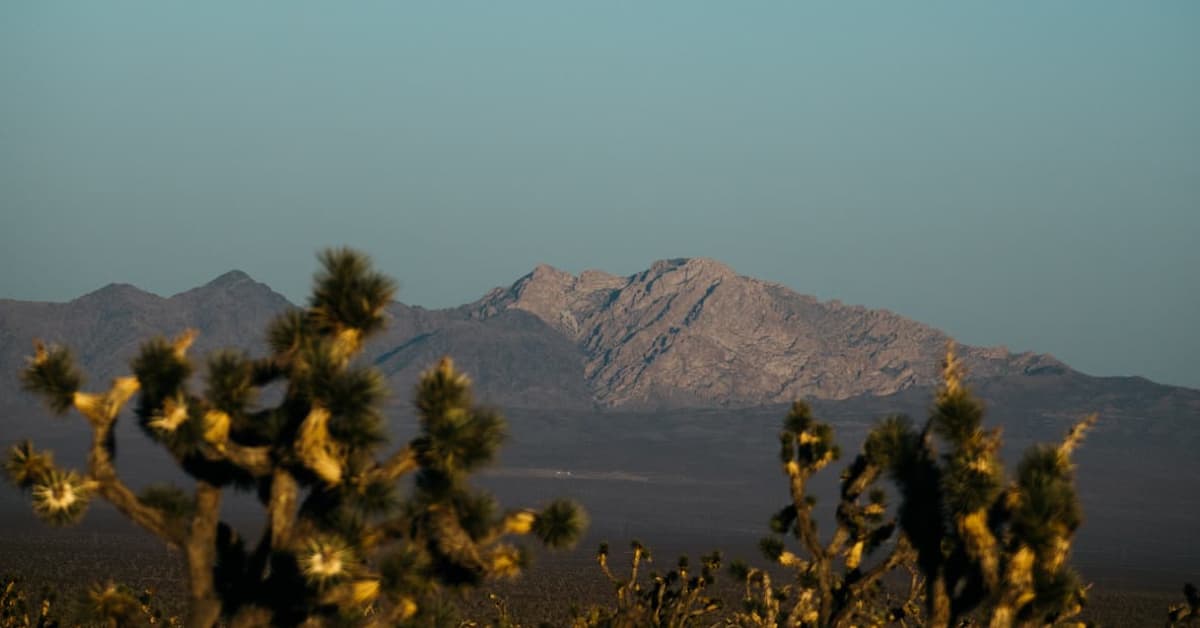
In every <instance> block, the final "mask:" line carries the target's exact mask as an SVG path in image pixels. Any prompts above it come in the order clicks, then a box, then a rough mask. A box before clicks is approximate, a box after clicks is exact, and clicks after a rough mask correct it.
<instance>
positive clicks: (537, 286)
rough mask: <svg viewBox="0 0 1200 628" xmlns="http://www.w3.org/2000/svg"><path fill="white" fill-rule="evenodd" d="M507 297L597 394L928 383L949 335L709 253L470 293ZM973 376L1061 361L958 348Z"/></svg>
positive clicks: (731, 395)
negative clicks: (746, 271) (826, 297)
mask: <svg viewBox="0 0 1200 628" xmlns="http://www.w3.org/2000/svg"><path fill="white" fill-rule="evenodd" d="M470 307H471V310H472V312H473V315H474V316H476V317H478V318H488V317H490V316H495V315H497V314H498V313H500V312H503V311H506V310H511V309H516V310H522V311H525V312H528V313H530V314H533V315H534V316H536V317H538V318H540V319H541V320H542V321H543V322H545V323H546V324H548V325H550V326H551V327H552V328H554V329H556V330H557V331H559V332H560V333H562V334H563V335H564V336H566V337H567V338H569V339H571V340H573V341H574V342H575V343H577V345H578V346H579V347H580V349H581V350H582V351H583V352H584V355H585V356H586V362H585V366H584V372H585V375H586V376H587V378H588V380H589V383H590V385H591V387H592V390H593V391H594V393H595V396H596V398H597V400H598V401H600V402H602V403H606V404H610V405H624V404H630V403H632V404H635V405H636V404H656V403H665V404H672V403H685V404H686V403H714V402H715V403H723V404H734V405H737V404H746V403H763V402H785V401H790V400H792V399H796V398H800V397H806V396H808V397H818V398H831V399H843V398H847V397H852V396H856V395H861V394H874V395H886V394H891V393H894V392H897V391H899V390H903V389H906V388H909V387H912V386H917V385H927V384H932V383H935V382H936V381H937V378H938V364H939V362H940V359H941V356H942V354H943V352H944V351H945V347H946V343H947V342H948V341H949V340H950V338H949V336H947V335H946V334H944V333H942V332H941V331H938V330H936V329H933V328H931V327H929V326H927V325H922V324H920V323H917V322H915V321H912V320H909V319H907V318H904V317H902V316H900V315H898V314H895V313H893V312H889V311H887V310H875V309H868V308H865V307H863V306H858V305H845V304H842V303H840V302H837V301H830V302H824V303H823V302H821V301H819V300H817V299H815V298H813V297H811V296H807V295H802V294H799V293H796V292H794V291H792V290H789V289H787V288H786V287H784V286H780V285H778V284H772V283H768V282H764V281H759V280H757V279H753V278H750V277H744V276H741V275H738V274H737V273H736V272H734V270H733V269H731V268H730V267H729V266H727V265H725V264H723V263H721V262H719V261H717V260H713V259H708V258H703V257H696V258H674V259H664V260H659V261H656V262H654V263H653V264H651V265H650V267H649V268H647V269H646V270H644V271H642V272H639V273H635V274H633V275H630V276H628V277H617V276H614V275H610V274H608V273H603V272H601V271H586V272H584V273H581V274H580V275H579V276H578V277H576V276H574V275H571V274H570V273H568V272H565V271H561V270H558V269H556V268H553V267H551V266H546V265H540V266H538V267H537V268H535V269H534V270H533V272H531V273H529V274H528V275H526V276H524V277H522V278H521V279H519V280H518V281H517V282H516V283H514V284H513V285H512V286H510V287H509V288H507V289H503V288H498V289H496V290H493V291H492V292H491V293H489V294H488V295H487V296H486V297H484V299H482V300H481V301H479V302H477V303H475V304H473V305H472V306H470ZM962 352H963V354H964V357H965V359H966V361H967V364H968V367H969V368H970V369H971V371H972V372H973V373H974V374H976V375H978V376H993V375H1004V374H1028V373H1037V372H1049V371H1046V369H1050V371H1056V372H1061V371H1062V369H1063V368H1065V367H1063V366H1062V365H1061V363H1059V362H1058V361H1057V360H1054V359H1053V358H1051V357H1050V356H1043V355H1035V354H1012V353H1011V352H1009V351H1008V350H1007V349H1005V348H1003V347H992V348H976V347H964V348H963V349H962Z"/></svg>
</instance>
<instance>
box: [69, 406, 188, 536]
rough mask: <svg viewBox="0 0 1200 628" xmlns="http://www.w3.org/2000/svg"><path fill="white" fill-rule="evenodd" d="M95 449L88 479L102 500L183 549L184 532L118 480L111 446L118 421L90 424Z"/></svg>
mask: <svg viewBox="0 0 1200 628" xmlns="http://www.w3.org/2000/svg"><path fill="white" fill-rule="evenodd" d="M91 423H92V447H91V452H90V455H89V456H88V477H89V478H90V479H91V480H92V481H93V482H95V483H96V485H97V489H96V492H98V493H99V494H100V496H101V497H103V498H104V499H106V500H108V502H109V503H111V504H112V505H113V506H116V508H117V510H119V511H120V512H121V513H122V514H124V515H125V516H126V517H129V518H130V519H131V520H132V521H133V522H134V523H136V524H138V525H139V526H141V527H143V528H145V529H146V530H148V531H150V532H152V533H154V534H155V535H156V536H158V537H159V538H161V539H163V540H164V541H166V542H167V543H169V544H171V545H174V546H176V547H178V546H181V545H183V542H184V533H183V530H181V529H179V528H178V527H176V526H173V525H171V524H170V522H169V521H168V520H167V518H166V516H165V515H164V514H163V513H162V511H160V510H158V509H157V508H154V507H151V506H148V505H146V504H145V503H143V502H142V500H140V499H138V497H137V495H135V494H134V492H133V491H132V490H130V489H129V487H128V486H126V485H125V483H124V482H122V481H121V479H120V478H119V477H117V469H116V467H114V466H113V461H112V454H111V452H110V451H109V443H110V441H111V439H112V430H113V426H114V425H115V423H116V421H115V420H113V419H110V420H107V421H91Z"/></svg>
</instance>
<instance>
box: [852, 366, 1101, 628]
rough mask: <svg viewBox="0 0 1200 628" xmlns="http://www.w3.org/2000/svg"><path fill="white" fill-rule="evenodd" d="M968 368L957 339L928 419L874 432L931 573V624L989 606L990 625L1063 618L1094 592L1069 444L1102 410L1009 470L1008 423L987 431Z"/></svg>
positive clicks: (908, 531)
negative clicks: (1081, 552) (1003, 447)
mask: <svg viewBox="0 0 1200 628" xmlns="http://www.w3.org/2000/svg"><path fill="white" fill-rule="evenodd" d="M964 377H965V371H964V369H963V367H962V364H961V362H960V361H959V359H958V357H957V356H956V355H955V353H954V350H953V347H951V348H950V349H949V350H948V351H947V356H946V361H945V363H944V370H943V383H942V386H941V388H940V389H939V390H938V393H937V396H936V398H935V400H934V405H933V409H932V411H931V415H930V418H929V421H928V422H927V423H926V425H925V427H924V429H922V430H921V431H917V430H916V429H915V428H914V427H913V426H912V425H911V423H909V422H908V421H907V420H906V419H903V418H893V419H889V420H888V421H885V422H884V423H883V424H882V425H880V426H879V427H878V428H876V429H875V431H874V432H873V433H872V436H871V439H874V442H875V447H876V448H877V450H878V452H879V460H880V461H881V464H883V465H884V466H885V467H886V468H887V469H888V470H889V471H890V473H891V477H892V479H893V480H894V481H895V483H896V485H897V486H898V487H899V489H900V491H901V494H902V497H903V499H902V501H901V504H900V524H901V528H902V530H903V532H904V536H905V538H906V539H907V541H908V542H909V543H911V545H912V546H913V547H914V548H915V550H916V553H917V565H918V567H919V568H920V570H921V572H922V574H923V575H924V577H925V583H926V584H925V586H926V591H925V597H926V606H927V613H928V618H927V622H928V624H929V625H931V626H951V625H955V624H956V623H957V622H958V621H959V620H960V619H961V618H963V617H965V616H967V615H968V614H970V613H973V612H978V611H980V610H981V609H982V611H983V612H984V613H985V614H986V615H987V617H988V621H989V624H990V625H992V626H1012V625H1047V624H1050V625H1060V624H1065V623H1066V622H1068V621H1069V620H1070V618H1071V617H1073V616H1075V615H1076V614H1078V613H1079V611H1080V610H1081V607H1082V604H1083V601H1084V590H1085V588H1084V587H1083V586H1082V585H1081V583H1080V581H1079V578H1078V576H1077V575H1076V574H1075V572H1074V571H1073V570H1071V568H1070V566H1069V565H1068V564H1067V557H1068V553H1069V551H1070V547H1071V540H1072V537H1073V535H1074V533H1075V530H1076V529H1077V528H1078V527H1079V525H1080V523H1081V522H1082V516H1081V513H1080V508H1079V502H1078V498H1077V495H1076V492H1075V484H1074V470H1073V467H1072V465H1071V461H1070V454H1071V452H1072V450H1073V449H1074V448H1075V447H1076V446H1077V445H1078V443H1079V442H1080V440H1081V439H1082V436H1083V432H1084V431H1085V430H1086V428H1087V427H1089V426H1090V425H1091V424H1092V423H1093V422H1094V421H1095V417H1094V416H1092V417H1089V418H1087V419H1085V420H1084V421H1082V422H1080V423H1079V424H1077V425H1075V426H1074V427H1073V428H1072V429H1071V430H1070V431H1069V432H1068V434H1067V437H1066V438H1065V439H1064V441H1063V442H1062V443H1061V444H1059V445H1057V446H1050V445H1040V446H1036V447H1033V448H1031V449H1029V450H1028V451H1026V452H1025V455H1024V457H1023V458H1022V460H1021V462H1020V464H1019V465H1018V467H1017V473H1016V477H1015V478H1011V479H1010V478H1008V477H1006V474H1005V471H1004V466H1003V464H1002V462H1001V461H1000V459H999V456H998V450H999V448H1000V433H999V430H994V429H993V430H988V429H984V427H983V415H984V411H983V404H982V403H980V401H979V400H978V399H977V398H975V397H974V395H972V394H971V392H970V390H969V389H968V388H967V387H966V385H965V383H964ZM868 442H869V443H870V442H871V440H870V439H869V441H868Z"/></svg>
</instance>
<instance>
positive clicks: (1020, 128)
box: [0, 0, 1200, 388]
mask: <svg viewBox="0 0 1200 628" xmlns="http://www.w3.org/2000/svg"><path fill="white" fill-rule="evenodd" d="M332 245H349V246H352V247H355V248H358V249H360V250H363V251H365V252H367V253H369V254H370V255H371V256H372V257H373V258H374V259H375V261H376V263H377V265H378V266H379V267H381V268H382V269H383V270H384V271H385V272H387V273H388V274H390V275H392V276H393V277H395V278H397V279H398V280H399V282H400V284H401V293H400V299H401V300H402V301H405V302H407V303H411V304H417V305H423V306H426V307H442V306H450V305H457V304H460V303H464V302H468V301H471V300H474V299H476V298H478V297H479V296H481V295H482V294H483V293H484V292H486V291H487V290H488V289H490V288H492V287H494V286H497V285H507V284H509V283H511V282H512V281H514V280H515V279H516V278H518V277H519V276H521V275H523V274H525V273H527V272H529V271H530V270H531V269H532V268H533V267H534V266H535V265H536V264H538V263H548V264H551V265H553V266H556V267H559V268H562V269H564V270H568V271H571V272H578V271H581V270H584V269H588V268H598V269H603V270H607V271H609V272H613V273H618V274H629V273H633V272H636V271H638V270H641V269H644V268H646V267H647V266H649V264H650V263H651V262H653V261H654V260H656V259H662V258H671V257H692V256H705V257H712V258H716V259H718V260H721V261H723V262H725V263H727V264H729V265H730V266H732V267H733V268H734V269H735V270H737V271H738V272H739V273H741V274H745V275H750V276H754V277H758V278H761V279H766V280H770V281H776V282H779V283H783V284H785V285H787V286H789V287H791V288H793V289H795V290H797V291H799V292H803V293H807V294H813V295H816V296H818V297H819V298H822V299H833V298H836V299H840V300H842V301H844V302H847V303H855V304H862V305H866V306H869V307H881V308H887V309H890V310H893V311H895V312H898V313H900V314H903V315H905V316H908V317H911V318H914V319H916V320H919V321H922V322H925V323H928V324H931V325H933V326H935V327H938V328H941V329H943V330H945V331H947V332H948V333H950V334H952V335H954V336H956V337H957V338H958V339H959V340H960V341H963V342H967V343H970V344H984V345H1005V346H1008V347H1009V348H1010V349H1013V350H1017V351H1023V350H1034V351H1038V352H1047V353H1052V354H1054V355H1055V356H1057V357H1059V358H1060V359H1062V360H1064V361H1066V362H1067V363H1068V364H1071V365H1072V366H1074V367H1075V368H1078V369H1080V370H1083V371H1084V372H1087V373H1091V374H1097V375H1133V374H1137V375H1144V376H1147V377H1150V378H1151V379H1154V380H1156V381H1160V382H1164V383H1171V384H1177V385H1186V386H1191V387H1195V388H1200V359H1198V357H1197V356H1200V331H1198V330H1197V327H1196V326H1197V323H1198V322H1200V280H1198V277H1200V252H1198V251H1200V247H1198V245H1200V3H1197V2H1193V1H1187V0H1183V1H1178V2H1170V1H1163V2H1106V1H1101V0H1091V1H1086V2H1084V1H1079V2H1072V1H1060V2H1003V3H1000V2H990V3H982V2H927V3H899V2H831V3H791V2H761V3H759V2H745V3H743V2H737V3H733V2H728V3H716V2H713V3H697V2H666V1H664V2H653V3H650V2H622V1H611V2H562V1H561V0H551V1H546V2H515V1H514V2H411V3H409V2H378V3H367V2H364V3H353V4H345V3H329V2H304V1H291V2H254V3H244V2H218V1H212V2H203V3H167V2H126V1H123V0H113V1H107V2H77V3H70V2H62V3H51V2H41V1H36V0H31V1H21V0H18V1H13V2H3V3H0V298H14V299H30V300H53V301H63V300H69V299H71V298H74V297H76V296H79V295H81V294H84V293H86V292H89V291H92V290H95V289H97V288H99V287H101V286H103V285H105V284H108V283H111V282H124V283H131V284H134V285H137V286H139V287H141V288H143V289H146V290H150V291H152V292H155V293H158V294H162V295H170V294H174V293H177V292H181V291H183V290H186V289H189V288H191V287H194V286H197V285H200V284H203V283H205V282H207V281H209V280H211V279H212V278H214V277H216V276H217V275H219V274H221V273H223V272H225V271H228V270H230V269H234V268H236V269H241V270H243V271H245V272H247V273H249V274H250V275H251V276H253V277H254V278H256V279H258V280H260V281H263V282H265V283H267V284H269V285H271V286H272V287H274V288H275V289H276V290H278V291H280V292H282V293H283V294H285V295H286V296H288V297H289V298H291V299H292V300H293V301H295V302H300V301H302V299H303V298H304V295H305V294H306V292H307V289H308V285H309V281H310V277H311V274H312V272H313V270H314V269H315V266H316V263H315V258H314V254H315V252H316V251H317V250H319V249H321V248H322V247H326V246H332Z"/></svg>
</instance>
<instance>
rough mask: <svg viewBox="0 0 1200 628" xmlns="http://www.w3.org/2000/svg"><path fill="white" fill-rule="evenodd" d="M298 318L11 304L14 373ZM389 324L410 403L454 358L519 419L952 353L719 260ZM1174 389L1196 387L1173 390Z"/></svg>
mask: <svg viewBox="0 0 1200 628" xmlns="http://www.w3.org/2000/svg"><path fill="white" fill-rule="evenodd" d="M292 307H296V306H295V305H293V304H292V303H290V302H289V301H288V300H287V299H286V298H284V297H283V296H282V295H280V294H278V293H276V292H275V291H274V290H272V289H271V288H270V286H267V285H266V284H264V283H261V282H258V281H255V280H254V279H253V278H252V277H251V276H250V275H248V274H246V273H245V272H243V271H240V270H232V271H229V272H226V273H223V274H221V275H219V276H217V277H215V278H213V279H212V280H210V281H209V282H207V283H205V284H203V285H201V286H198V287H195V288H192V289H190V290H185V291H183V292H179V293H177V294H174V295H172V296H170V297H161V296H158V295H155V294H153V293H150V292H146V291H143V290H140V289H139V288H136V287H135V286H131V285H129V284H120V283H115V284H109V285H107V286H104V287H102V288H100V289H98V290H95V291H92V292H90V293H87V294H85V295H82V296H80V297H77V298H76V299H73V300H71V301H68V302H64V303H48V302H32V301H15V300H0V368H3V369H5V370H6V372H9V373H13V374H15V373H16V372H17V371H19V370H20V368H21V366H22V365H23V363H24V356H26V355H27V354H28V353H29V349H30V345H29V342H30V340H31V339H32V338H33V337H41V338H44V339H45V340H47V341H49V342H57V343H61V344H66V345H68V346H71V347H73V348H74V349H75V350H76V352H77V354H78V355H79V356H80V359H81V363H82V364H81V365H82V366H83V368H84V369H85V371H86V372H88V373H89V374H90V375H91V376H92V378H93V381H104V379H106V378H109V377H113V376H116V375H119V374H121V373H122V372H123V371H124V370H125V369H126V366H125V364H126V363H127V361H128V359H129V358H130V357H132V355H133V353H134V351H136V348H137V346H138V345H139V344H140V343H141V342H142V341H144V340H146V339H148V338H150V337H152V336H154V335H159V334H164V335H173V334H176V333H178V332H179V331H180V330H182V329H184V328H186V327H196V328H198V329H199V330H200V331H201V335H200V339H199V341H198V345H197V350H198V353H197V355H201V354H203V353H204V352H207V351H209V350H212V349H216V348H223V347H236V348H240V349H243V350H247V351H251V352H259V351H261V350H262V349H263V339H262V334H263V331H264V329H265V326H266V324H267V323H268V322H269V321H270V319H271V318H273V317H274V316H275V315H277V314H278V313H280V312H282V311H284V310H286V309H288V308H292ZM388 315H389V318H390V321H389V325H388V327H387V328H386V329H385V330H384V332H383V333H382V334H381V335H380V336H379V337H378V338H377V339H375V340H374V341H373V342H372V343H371V344H370V345H369V347H368V349H367V351H366V355H365V359H367V360H369V361H372V362H374V363H376V364H377V365H378V366H380V368H382V369H383V370H384V371H385V373H386V374H388V375H389V378H390V379H391V380H392V381H393V382H396V383H400V384H401V388H400V389H401V390H403V389H404V388H403V386H404V385H407V384H408V383H409V382H411V381H414V380H415V377H416V374H417V373H418V372H419V371H420V370H421V369H423V368H426V367H427V366H428V365H429V363H431V362H432V361H433V360H435V359H436V358H437V357H438V356H439V355H440V354H442V353H450V354H452V355H453V356H454V357H455V358H456V360H458V361H459V362H460V364H461V365H462V366H463V368H464V369H466V370H467V371H468V372H472V373H476V374H477V383H478V384H479V387H480V393H481V396H482V397H484V398H487V399H489V400H490V401H491V402H493V403H500V404H503V405H506V406H509V405H511V406H521V407H541V406H545V405H550V406H552V407H553V406H561V407H576V408H578V407H588V406H597V407H608V408H622V407H628V408H654V407H712V406H724V407H749V406H758V405H767V404H777V403H784V402H788V401H791V400H792V399H796V398H805V397H807V398H817V399H835V400H836V399H849V398H854V397H858V396H862V395H868V396H887V395H892V394H895V393H897V392H901V391H904V390H906V389H910V388H927V387H929V386H932V385H934V384H936V381H937V377H938V369H939V363H940V360H941V357H942V355H943V352H944V350H945V347H946V344H947V343H948V342H949V341H950V340H951V338H950V336H949V335H947V334H946V333H944V332H942V331H940V330H938V329H936V328H933V327H931V326H929V325H925V324H923V323H920V322H917V321H914V320H911V319H908V318H906V317H904V316H901V315H899V314H896V313H894V312H891V311H889V310H884V309H875V308H867V307H864V306H861V305H847V304H844V303H842V302H841V301H839V300H836V299H834V300H829V301H820V300H819V299H817V298H816V297H813V296H810V295H805V294H802V293H799V292H796V291H794V290H792V289H790V288H788V287H787V286H784V285H782V284H778V283H773V282H768V281H763V280H759V279H755V278H752V277H746V276H743V275H740V274H738V273H736V272H735V271H734V270H733V269H732V268H731V267H729V266H728V265H726V264H723V263H721V262H719V261H717V260H713V259H710V258H673V259H663V260H658V261H656V262H654V263H652V264H651V265H649V267H647V268H646V269H644V270H642V271H639V272H637V273H633V274H631V275H626V276H619V275H614V274H610V273H607V272H604V271H600V270H585V271H582V272H580V273H579V274H578V275H574V274H571V273H569V272H566V271H562V270H559V269H557V268H554V267H552V266H549V265H546V264H539V265H537V266H535V267H534V268H533V269H532V270H531V271H530V272H529V273H526V274H525V275H523V276H521V277H519V278H517V279H516V280H515V281H514V282H513V283H511V284H509V285H508V286H500V287H497V288H494V289H492V290H490V291H488V292H487V293H486V294H484V295H483V296H482V297H481V298H479V299H477V300H476V301H473V302H470V303H466V304H463V305H460V306H457V307H452V308H444V309H426V308H423V307H419V306H411V305H406V304H404V303H401V302H398V301H397V302H393V303H392V304H391V305H389V307H388ZM959 350H960V353H961V354H963V356H964V358H965V360H966V362H967V364H968V367H969V369H970V371H971V373H972V377H974V378H977V379H987V378H993V377H1014V376H1015V377H1027V378H1036V377H1044V376H1055V377H1067V376H1076V375H1078V376H1081V377H1090V376H1087V375H1084V374H1081V373H1078V372H1077V371H1074V370H1073V369H1071V368H1070V367H1069V366H1067V365H1066V364H1064V363H1063V362H1061V361H1059V360H1058V359H1057V358H1054V357H1053V356H1050V355H1048V354H1038V353H1032V352H1022V353H1014V352H1011V351H1008V350H1007V349H1006V348H1004V347H976V346H971V345H962V346H961V347H960V349H959ZM1064 381H1065V380H1064ZM1149 383H1150V382H1149V380H1147V384H1149ZM1155 385H1156V386H1157V385H1158V384H1155ZM1174 389H1179V390H1191V389H1182V388H1179V387H1168V388H1167V389H1164V390H1174ZM0 395H3V397H4V398H5V399H6V400H15V399H16V398H18V397H19V396H20V395H21V394H20V393H19V392H18V391H17V390H16V382H15V377H13V378H4V380H3V381H2V382H0Z"/></svg>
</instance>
